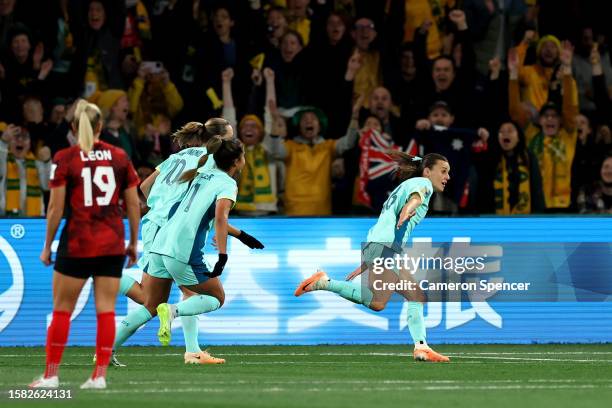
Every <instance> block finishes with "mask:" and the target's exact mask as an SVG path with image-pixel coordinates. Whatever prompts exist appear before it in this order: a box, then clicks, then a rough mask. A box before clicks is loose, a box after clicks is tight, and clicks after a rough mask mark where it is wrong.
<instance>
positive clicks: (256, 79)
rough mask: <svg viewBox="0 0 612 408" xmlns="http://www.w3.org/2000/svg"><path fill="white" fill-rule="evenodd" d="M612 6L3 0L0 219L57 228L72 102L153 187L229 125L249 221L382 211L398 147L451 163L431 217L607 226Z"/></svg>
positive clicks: (561, 0) (552, 1)
mask: <svg viewBox="0 0 612 408" xmlns="http://www.w3.org/2000/svg"><path fill="white" fill-rule="evenodd" d="M602 7H603V6H602V5H601V2H598V1H596V0H463V1H462V0H225V1H221V0H46V1H37V0H0V132H1V139H2V140H1V141H0V216H42V215H44V209H45V201H46V198H47V196H48V193H47V190H48V178H49V172H50V167H51V166H50V160H51V158H52V157H53V155H54V154H55V153H56V152H57V151H58V150H60V149H62V148H65V147H68V146H71V145H74V144H75V142H76V140H75V137H74V135H73V133H72V130H71V127H70V125H69V123H70V121H71V120H72V115H73V111H74V107H75V101H76V100H77V99H78V98H86V99H88V100H89V101H91V102H94V103H96V104H97V105H98V106H99V107H100V108H101V110H102V112H103V115H104V120H105V122H104V129H103V131H102V135H101V139H102V140H103V141H105V142H107V143H111V144H114V145H117V146H120V147H121V148H123V149H124V150H125V151H126V152H127V153H128V155H129V156H130V157H131V159H132V161H133V162H134V165H135V166H136V168H137V170H138V173H139V176H140V177H141V178H144V177H146V176H148V175H149V174H151V173H152V172H153V171H154V169H155V167H156V166H157V165H158V164H160V163H161V162H162V161H163V160H164V159H165V158H167V157H168V155H170V154H172V153H173V152H175V151H176V149H177V147H176V146H175V145H174V144H173V142H172V138H171V134H172V132H173V130H174V129H177V128H179V127H180V126H181V125H182V124H184V123H185V122H188V121H199V122H205V121H206V120H207V119H208V118H210V117H212V116H222V117H224V118H226V119H227V120H229V121H230V122H231V123H232V124H233V125H234V126H235V129H236V133H237V134H238V137H239V138H240V139H241V140H242V141H243V142H244V144H245V145H246V160H247V165H246V166H245V169H244V171H243V172H242V174H241V176H240V180H239V191H238V202H237V206H236V208H235V211H236V212H237V213H238V214H243V215H265V214H285V215H316V216H320V215H332V214H333V215H350V214H377V213H378V212H379V211H380V210H381V208H382V204H383V202H384V200H385V199H386V197H387V195H388V193H389V192H390V191H391V190H392V189H393V188H394V187H395V186H396V183H397V182H396V181H395V180H394V178H393V163H392V161H391V159H390V158H389V156H387V155H386V154H385V151H386V150H388V149H394V150H401V151H404V152H408V153H410V154H417V155H423V154H426V153H429V152H436V153H441V154H443V155H445V156H447V158H448V159H449V161H450V164H451V181H450V183H449V185H447V189H446V191H445V192H444V193H443V194H436V195H435V196H434V198H433V199H432V201H431V203H430V213H433V214H499V215H506V214H532V213H608V214H609V213H612V153H611V149H612V132H611V130H610V126H611V123H610V122H611V119H612V115H611V113H612V99H611V98H612V66H611V60H610V42H609V40H610V38H611V37H610V34H611V33H610V30H611V27H612V25H610V24H609V23H608V22H607V19H608V17H607V16H606V15H605V14H606V13H605V10H604V9H603V8H602ZM143 211H146V208H145V205H144V204H143Z"/></svg>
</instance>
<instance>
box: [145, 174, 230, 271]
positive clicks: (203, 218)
mask: <svg viewBox="0 0 612 408" xmlns="http://www.w3.org/2000/svg"><path fill="white" fill-rule="evenodd" d="M237 194H238V186H237V185H236V181H235V180H234V179H233V178H231V177H230V176H229V175H228V174H227V173H225V172H224V171H221V170H219V169H218V168H216V167H215V168H212V169H208V170H204V171H201V172H200V173H199V174H198V176H197V177H196V178H195V179H194V180H193V181H192V182H191V186H190V187H189V190H188V191H187V194H185V197H184V198H183V200H182V201H181V203H180V204H179V206H178V208H177V209H176V211H175V212H174V214H173V215H172V217H171V218H170V219H169V220H168V222H166V224H165V225H164V226H162V227H161V229H160V230H159V233H158V234H157V237H156V238H155V241H154V242H153V245H152V247H151V252H152V253H156V254H160V255H166V256H169V257H172V258H174V259H176V260H177V261H179V262H182V263H185V264H189V265H201V264H202V263H203V253H202V248H204V244H205V243H206V239H207V238H208V233H209V232H210V230H211V229H212V227H213V222H214V220H215V205H216V202H217V200H220V199H222V198H227V199H229V200H232V201H233V202H234V203H235V202H236V195H237Z"/></svg>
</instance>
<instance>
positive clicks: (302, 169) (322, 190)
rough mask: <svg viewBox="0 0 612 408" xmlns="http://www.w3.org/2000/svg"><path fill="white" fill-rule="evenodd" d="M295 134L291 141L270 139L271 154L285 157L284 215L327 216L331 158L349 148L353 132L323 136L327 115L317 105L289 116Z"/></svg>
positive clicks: (329, 200) (355, 140) (330, 203)
mask: <svg viewBox="0 0 612 408" xmlns="http://www.w3.org/2000/svg"><path fill="white" fill-rule="evenodd" d="M292 122H293V125H294V126H295V127H296V128H297V129H298V135H297V136H296V137H295V138H293V139H291V140H279V139H276V140H275V139H273V140H274V141H275V142H276V143H274V145H273V148H274V150H273V153H272V154H273V155H274V156H276V157H280V158H282V159H284V160H285V165H286V169H287V170H286V177H285V195H284V203H285V214H287V215H311V216H317V215H330V214H331V210H332V196H331V195H332V186H331V181H332V180H331V169H332V162H333V159H334V158H335V157H337V156H340V155H342V154H343V153H344V152H346V151H347V150H348V149H350V148H352V147H353V146H354V145H355V143H356V142H357V134H356V133H355V132H349V133H348V134H347V135H345V136H343V137H341V138H340V139H337V140H326V139H324V138H323V136H322V135H323V134H324V133H325V129H326V125H327V117H326V116H325V114H324V113H323V112H322V111H321V110H320V109H318V108H315V107H304V108H302V109H300V110H299V111H298V112H297V113H296V114H295V115H294V116H293V120H292Z"/></svg>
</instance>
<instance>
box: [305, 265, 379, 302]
mask: <svg viewBox="0 0 612 408" xmlns="http://www.w3.org/2000/svg"><path fill="white" fill-rule="evenodd" d="M315 290H326V291H328V292H334V293H337V294H338V295H340V296H342V297H343V298H345V299H346V300H350V301H351V302H353V303H358V304H361V305H364V306H366V307H370V304H371V303H372V298H373V295H372V292H371V291H370V290H369V289H368V288H366V287H363V286H362V285H361V283H360V282H359V281H356V280H353V281H339V280H334V279H330V278H329V276H327V274H326V273H325V272H324V271H321V270H319V271H317V272H316V273H314V274H313V275H312V276H311V277H309V278H306V279H304V280H303V281H302V283H300V284H299V285H298V287H297V289H296V290H295V293H294V295H295V296H301V295H303V294H304V293H307V292H312V291H315Z"/></svg>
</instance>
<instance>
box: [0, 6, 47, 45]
mask: <svg viewBox="0 0 612 408" xmlns="http://www.w3.org/2000/svg"><path fill="white" fill-rule="evenodd" d="M55 2H56V0H53V1H38V0H1V1H0V52H4V51H5V50H6V48H7V47H8V46H9V45H10V44H9V42H8V41H7V35H8V32H9V31H10V29H11V27H12V26H13V25H15V24H22V25H25V26H26V27H27V28H28V30H30V31H31V32H32V40H33V41H32V44H37V43H38V42H40V41H42V42H44V43H45V46H47V41H49V40H50V39H51V38H52V36H53V28H54V24H55V21H53V20H52V19H50V18H49V16H51V15H52V14H53V13H52V8H53V7H54V3H55ZM34 10H35V11H34ZM46 48H47V49H48V47H46Z"/></svg>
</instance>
